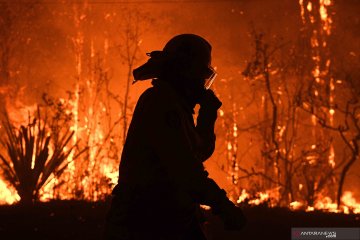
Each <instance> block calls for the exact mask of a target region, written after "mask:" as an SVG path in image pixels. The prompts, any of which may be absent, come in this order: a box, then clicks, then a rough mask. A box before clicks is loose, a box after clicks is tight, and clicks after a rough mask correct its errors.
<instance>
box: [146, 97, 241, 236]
mask: <svg viewBox="0 0 360 240" xmlns="http://www.w3.org/2000/svg"><path fill="white" fill-rule="evenodd" d="M146 104H147V106H144V123H145V124H146V127H145V136H144V137H146V138H147V139H148V142H149V144H150V146H151V147H152V148H153V149H154V151H155V153H156V155H157V156H158V157H159V159H160V161H161V162H162V164H163V166H164V167H165V168H166V169H167V172H168V175H169V177H170V178H171V179H172V181H174V183H175V184H176V185H177V186H178V187H179V188H181V189H183V190H184V191H186V192H188V193H189V194H190V195H191V196H192V197H193V198H194V199H195V200H196V201H197V202H198V203H201V204H206V205H209V206H211V207H212V208H213V209H215V211H216V210H217V212H218V213H219V214H220V216H223V219H224V222H225V223H226V224H227V225H228V226H233V228H235V229H238V228H241V227H242V226H243V224H244V217H243V215H242V214H240V213H241V210H240V209H238V208H236V207H235V206H234V204H232V203H231V202H230V201H229V200H228V198H227V197H226V193H225V191H224V190H222V189H220V188H219V186H218V185H217V184H216V183H215V182H214V181H213V180H212V179H210V178H208V174H207V172H206V171H205V170H204V167H203V165H202V163H201V162H199V161H197V160H196V159H195V157H194V156H193V154H192V152H191V148H190V146H189V143H188V141H187V140H186V136H185V134H184V132H182V131H183V130H182V127H181V124H183V123H182V121H183V120H182V117H181V115H180V113H179V111H178V110H177V109H175V108H172V107H171V106H170V107H166V106H165V107H160V106H164V105H166V103H164V102H163V101H162V100H160V99H158V100H157V101H156V100H155V101H154V99H152V100H150V101H147V102H146ZM237 211H238V212H237ZM235 212H236V214H235V215H234V213H235ZM229 219H231V220H229ZM227 220H228V221H227Z"/></svg>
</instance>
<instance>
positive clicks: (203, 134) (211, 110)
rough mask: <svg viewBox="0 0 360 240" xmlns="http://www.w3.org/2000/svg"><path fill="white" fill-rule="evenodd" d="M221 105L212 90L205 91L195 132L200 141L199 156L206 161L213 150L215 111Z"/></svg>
mask: <svg viewBox="0 0 360 240" xmlns="http://www.w3.org/2000/svg"><path fill="white" fill-rule="evenodd" d="M221 105H222V103H221V102H220V100H219V99H218V98H217V97H216V96H215V94H214V92H213V91H212V90H206V91H205V92H204V94H203V96H202V98H201V100H200V110H199V114H198V117H197V121H196V132H197V134H198V136H199V137H200V139H201V146H200V149H198V150H199V156H200V159H201V160H202V161H205V160H207V159H208V158H209V157H210V156H211V155H212V154H213V152H214V150H215V140H216V137H215V122H216V118H217V110H218V109H219V108H220V107H221Z"/></svg>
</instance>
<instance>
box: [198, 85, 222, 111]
mask: <svg viewBox="0 0 360 240" xmlns="http://www.w3.org/2000/svg"><path fill="white" fill-rule="evenodd" d="M199 104H200V107H201V108H202V109H204V110H207V111H211V110H212V111H217V110H218V109H219V108H220V107H221V105H222V102H221V101H220V100H219V99H218V98H217V97H216V95H215V93H214V92H213V91H212V90H211V89H208V90H205V91H204V93H203V95H202V97H201V99H200V102H199Z"/></svg>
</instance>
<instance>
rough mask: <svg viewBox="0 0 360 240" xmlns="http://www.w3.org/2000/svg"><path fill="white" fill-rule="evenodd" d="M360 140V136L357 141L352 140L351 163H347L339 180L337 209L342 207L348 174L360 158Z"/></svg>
mask: <svg viewBox="0 0 360 240" xmlns="http://www.w3.org/2000/svg"><path fill="white" fill-rule="evenodd" d="M359 138H360V135H358V136H357V137H356V139H355V140H352V141H351V143H352V144H350V143H349V145H350V146H351V145H352V149H351V150H352V153H351V158H350V160H349V162H347V163H346V165H345V166H344V168H343V169H342V171H341V173H340V180H339V186H338V191H337V198H336V202H337V207H338V208H339V207H340V206H341V196H342V194H343V187H344V182H345V178H346V176H347V173H348V171H349V169H350V167H351V166H352V165H353V164H354V163H355V161H356V159H357V158H358V157H359V145H358V142H357V139H359Z"/></svg>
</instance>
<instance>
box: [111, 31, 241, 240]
mask: <svg viewBox="0 0 360 240" xmlns="http://www.w3.org/2000/svg"><path fill="white" fill-rule="evenodd" d="M148 55H149V56H150V59H149V60H148V62H147V63H145V64H144V65H142V66H141V67H139V68H138V69H135V70H134V72H133V74H134V78H135V81H136V80H145V79H153V81H152V85H153V87H151V88H149V89H147V90H146V91H145V92H144V93H143V94H142V95H141V97H140V98H139V100H138V103H137V105H136V108H135V111H134V115H133V118H132V122H131V124H130V127H129V131H128V135H127V139H126V142H125V146H124V149H123V153H122V157H121V163H120V169H119V182H118V185H117V186H116V187H115V188H114V190H113V199H112V204H111V208H110V211H109V213H108V217H107V226H106V231H105V235H106V239H121V240H128V239H131V240H133V239H147V240H150V239H154V240H155V239H156V240H161V239H169V240H170V239H177V240H191V239H205V236H204V234H203V232H202V230H201V227H200V220H199V204H206V205H209V206H211V207H212V211H213V213H215V214H219V215H220V217H221V218H222V219H223V221H224V223H225V226H226V227H227V228H228V229H232V230H238V229H240V228H242V227H243V225H244V224H245V218H244V215H243V214H242V211H241V210H240V208H238V207H236V206H235V205H234V204H233V203H232V202H231V201H230V200H229V199H228V198H227V197H226V193H225V191H224V190H222V189H220V188H219V186H218V185H217V184H216V183H215V182H214V181H213V180H212V179H210V178H208V173H207V172H206V171H205V170H204V167H203V164H202V162H204V161H205V160H206V159H208V158H209V157H210V156H211V155H212V153H213V151H214V148H215V134H214V124H215V121H216V118H217V110H218V109H219V108H220V106H221V102H220V101H219V99H218V98H217V97H216V96H215V94H214V93H213V91H212V90H210V89H209V88H210V86H211V83H212V81H213V80H214V78H215V75H216V74H215V71H214V69H213V68H212V67H211V45H210V44H209V43H208V42H207V41H206V40H205V39H203V38H201V37H199V36H196V35H193V34H183V35H179V36H176V37H174V38H173V39H171V40H170V41H169V42H168V43H167V44H166V46H165V47H164V49H163V51H154V52H151V53H150V54H148ZM196 104H199V105H200V109H199V114H198V117H197V124H196V126H195V124H194V119H193V116H192V114H194V107H195V105H196Z"/></svg>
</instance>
